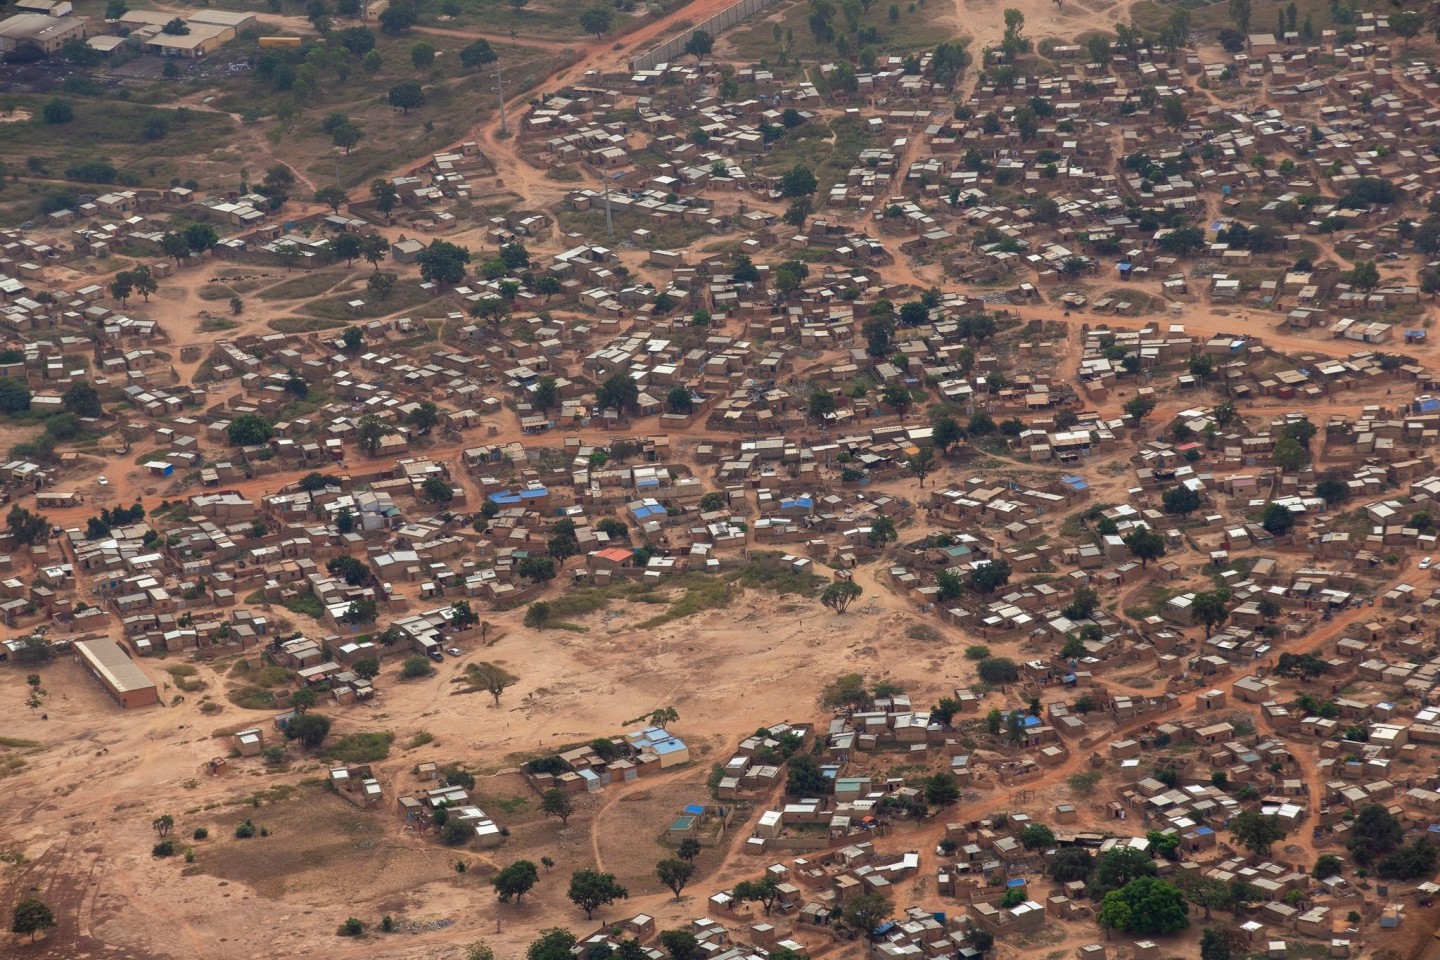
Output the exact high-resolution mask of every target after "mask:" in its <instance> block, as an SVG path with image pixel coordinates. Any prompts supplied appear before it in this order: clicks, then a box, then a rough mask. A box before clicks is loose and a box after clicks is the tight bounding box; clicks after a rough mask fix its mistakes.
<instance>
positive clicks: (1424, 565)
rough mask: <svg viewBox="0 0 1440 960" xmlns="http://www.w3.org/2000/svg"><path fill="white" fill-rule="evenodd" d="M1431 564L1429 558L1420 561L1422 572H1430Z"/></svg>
mask: <svg viewBox="0 0 1440 960" xmlns="http://www.w3.org/2000/svg"><path fill="white" fill-rule="evenodd" d="M1430 562H1431V561H1430V558H1429V557H1426V558H1425V559H1424V560H1421V561H1420V569H1421V570H1429V569H1430Z"/></svg>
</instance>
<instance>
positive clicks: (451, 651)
mask: <svg viewBox="0 0 1440 960" xmlns="http://www.w3.org/2000/svg"><path fill="white" fill-rule="evenodd" d="M445 652H446V653H448V654H450V656H452V657H458V656H460V648H459V647H446V648H445Z"/></svg>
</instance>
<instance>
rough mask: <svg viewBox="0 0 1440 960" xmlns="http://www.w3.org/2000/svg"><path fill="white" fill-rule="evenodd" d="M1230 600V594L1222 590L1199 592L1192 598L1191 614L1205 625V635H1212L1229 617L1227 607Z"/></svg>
mask: <svg viewBox="0 0 1440 960" xmlns="http://www.w3.org/2000/svg"><path fill="white" fill-rule="evenodd" d="M1228 600H1229V596H1228V594H1226V593H1225V592H1223V591H1220V590H1213V591H1211V592H1209V593H1197V594H1195V596H1194V598H1193V599H1192V600H1191V602H1190V611H1191V614H1192V615H1193V616H1194V618H1195V619H1196V620H1198V621H1199V622H1200V623H1201V625H1203V626H1204V627H1205V636H1207V637H1208V636H1210V634H1211V633H1212V632H1214V630H1215V628H1216V627H1218V626H1220V625H1221V624H1223V623H1224V622H1225V621H1226V620H1227V619H1228V618H1229V616H1230V611H1229V610H1228V609H1227V608H1226V603H1227V602H1228Z"/></svg>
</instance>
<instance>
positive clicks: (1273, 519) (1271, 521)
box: [1260, 503, 1295, 537]
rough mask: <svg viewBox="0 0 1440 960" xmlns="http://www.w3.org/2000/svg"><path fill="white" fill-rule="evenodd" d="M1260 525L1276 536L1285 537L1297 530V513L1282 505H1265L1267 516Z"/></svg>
mask: <svg viewBox="0 0 1440 960" xmlns="http://www.w3.org/2000/svg"><path fill="white" fill-rule="evenodd" d="M1260 525H1261V526H1262V527H1264V528H1265V529H1266V530H1267V531H1269V532H1270V533H1272V534H1274V535H1275V536H1277V537H1279V536H1284V535H1285V534H1287V533H1289V532H1290V531H1291V530H1293V529H1295V513H1294V511H1292V510H1291V509H1290V508H1289V507H1287V506H1285V505H1284V504H1280V503H1269V504H1266V505H1265V516H1264V518H1263V519H1262V520H1261V521H1260Z"/></svg>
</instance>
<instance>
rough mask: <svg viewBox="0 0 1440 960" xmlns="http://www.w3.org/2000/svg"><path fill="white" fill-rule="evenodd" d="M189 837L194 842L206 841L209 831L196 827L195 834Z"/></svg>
mask: <svg viewBox="0 0 1440 960" xmlns="http://www.w3.org/2000/svg"><path fill="white" fill-rule="evenodd" d="M191 836H193V837H194V838H195V839H196V840H206V839H208V838H209V836H210V831H209V830H206V829H205V828H204V827H196V828H195V832H194V833H193V834H191Z"/></svg>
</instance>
